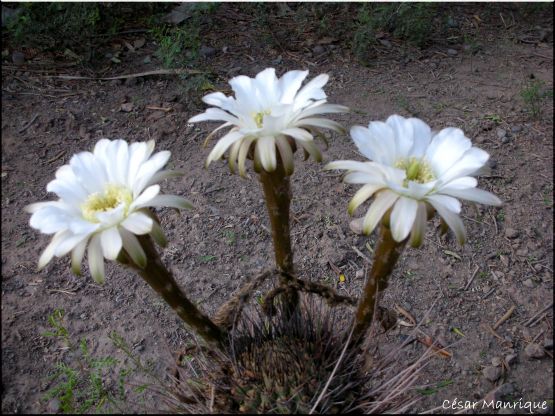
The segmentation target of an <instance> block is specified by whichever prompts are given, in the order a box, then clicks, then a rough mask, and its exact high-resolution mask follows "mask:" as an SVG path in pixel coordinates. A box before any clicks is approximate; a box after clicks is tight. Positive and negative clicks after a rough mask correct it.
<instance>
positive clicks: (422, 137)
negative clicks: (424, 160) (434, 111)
mask: <svg viewBox="0 0 555 416" xmlns="http://www.w3.org/2000/svg"><path fill="white" fill-rule="evenodd" d="M407 121H408V122H409V123H411V124H412V129H413V134H414V136H413V144H412V149H411V150H410V155H411V156H412V157H418V158H420V157H422V156H424V154H425V153H426V149H427V148H428V146H429V144H430V141H431V140H432V129H431V128H430V126H428V125H427V124H426V123H424V122H423V121H422V120H420V119H418V118H409V119H408V120H407Z"/></svg>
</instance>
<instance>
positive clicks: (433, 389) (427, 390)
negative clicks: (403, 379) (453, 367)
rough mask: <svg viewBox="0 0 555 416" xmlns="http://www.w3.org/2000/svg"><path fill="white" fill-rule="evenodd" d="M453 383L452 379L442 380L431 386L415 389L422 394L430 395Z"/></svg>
mask: <svg viewBox="0 0 555 416" xmlns="http://www.w3.org/2000/svg"><path fill="white" fill-rule="evenodd" d="M451 384H453V380H450V379H449V380H443V381H440V382H439V383H437V384H436V385H435V386H433V387H426V388H424V389H417V390H416V391H417V392H418V393H419V394H421V395H422V396H430V395H432V394H436V393H437V392H438V391H439V390H440V389H442V388H444V387H447V386H450V385H451Z"/></svg>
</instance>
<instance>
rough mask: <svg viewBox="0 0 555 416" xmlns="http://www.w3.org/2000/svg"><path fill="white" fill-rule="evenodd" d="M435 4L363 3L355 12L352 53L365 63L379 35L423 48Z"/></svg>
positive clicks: (430, 30) (428, 35)
mask: <svg viewBox="0 0 555 416" xmlns="http://www.w3.org/2000/svg"><path fill="white" fill-rule="evenodd" d="M435 8H436V5H435V4H433V3H365V4H363V5H361V6H360V8H359V9H358V14H357V20H356V22H355V25H354V28H353V32H354V35H353V51H354V53H355V55H356V56H357V58H359V59H361V60H362V62H363V63H367V59H368V54H369V50H370V48H371V47H372V46H374V45H375V44H376V42H377V35H378V34H379V32H389V33H391V34H392V35H393V36H395V37H397V38H399V39H401V40H404V41H406V42H407V43H409V44H413V45H416V46H419V47H422V46H424V45H425V44H426V43H427V42H428V41H429V39H430V36H431V34H432V29H433V25H432V20H433V16H434V13H435V12H434V11H435Z"/></svg>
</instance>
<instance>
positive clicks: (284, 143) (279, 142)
mask: <svg viewBox="0 0 555 416" xmlns="http://www.w3.org/2000/svg"><path fill="white" fill-rule="evenodd" d="M276 147H277V148H278V150H279V154H280V157H281V162H282V164H283V168H284V170H285V175H286V176H289V175H292V174H293V170H294V169H295V164H294V159H293V150H291V145H290V144H289V140H288V139H287V137H285V136H278V137H276Z"/></svg>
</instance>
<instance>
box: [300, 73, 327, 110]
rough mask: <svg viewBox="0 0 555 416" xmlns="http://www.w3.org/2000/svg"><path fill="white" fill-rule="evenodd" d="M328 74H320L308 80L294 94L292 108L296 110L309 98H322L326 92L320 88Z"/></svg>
mask: <svg viewBox="0 0 555 416" xmlns="http://www.w3.org/2000/svg"><path fill="white" fill-rule="evenodd" d="M329 78H330V77H329V75H328V74H320V75H318V76H317V77H315V78H313V79H312V80H310V81H309V82H308V83H307V84H306V85H305V86H304V87H302V88H301V90H300V91H299V92H298V94H297V95H296V96H295V103H294V109H295V110H297V109H299V108H302V107H304V106H306V104H307V101H309V100H323V99H325V98H326V93H325V92H324V90H323V89H322V87H323V86H324V85H326V83H327V82H328V80H329Z"/></svg>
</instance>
